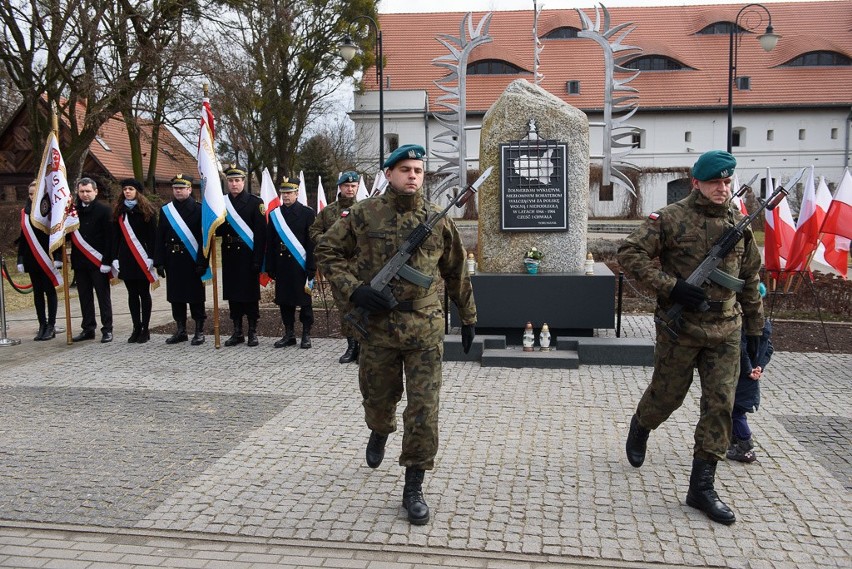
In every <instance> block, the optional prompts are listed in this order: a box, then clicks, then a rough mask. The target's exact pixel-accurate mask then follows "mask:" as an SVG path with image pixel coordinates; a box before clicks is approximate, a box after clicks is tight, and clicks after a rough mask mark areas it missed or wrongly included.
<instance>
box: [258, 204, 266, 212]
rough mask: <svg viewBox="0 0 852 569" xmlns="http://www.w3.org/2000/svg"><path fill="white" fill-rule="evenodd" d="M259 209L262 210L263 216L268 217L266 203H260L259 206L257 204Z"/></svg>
mask: <svg viewBox="0 0 852 569" xmlns="http://www.w3.org/2000/svg"><path fill="white" fill-rule="evenodd" d="M257 209H259V210H260V213H262V214H263V215H266V204H265V203H263V202H260V203H259V204H257Z"/></svg>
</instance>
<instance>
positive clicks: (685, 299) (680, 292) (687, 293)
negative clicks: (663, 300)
mask: <svg viewBox="0 0 852 569" xmlns="http://www.w3.org/2000/svg"><path fill="white" fill-rule="evenodd" d="M669 298H671V299H672V300H673V301H675V302H676V303H678V304H682V305H683V306H685V307H686V308H698V307H699V306H701V303H702V302H704V301H705V300H707V293H706V292H704V289H703V288H701V287H700V286H695V285H691V284H689V283H688V282H686V281H685V280H683V279H678V280H677V282H676V283H675V285H674V288H672V292H671V294H670V295H669Z"/></svg>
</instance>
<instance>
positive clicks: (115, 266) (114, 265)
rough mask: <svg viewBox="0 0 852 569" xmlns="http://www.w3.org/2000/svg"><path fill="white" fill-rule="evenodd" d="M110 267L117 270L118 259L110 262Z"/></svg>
mask: <svg viewBox="0 0 852 569" xmlns="http://www.w3.org/2000/svg"><path fill="white" fill-rule="evenodd" d="M112 268H113V269H115V272H118V259H116V260H115V261H113V262H112Z"/></svg>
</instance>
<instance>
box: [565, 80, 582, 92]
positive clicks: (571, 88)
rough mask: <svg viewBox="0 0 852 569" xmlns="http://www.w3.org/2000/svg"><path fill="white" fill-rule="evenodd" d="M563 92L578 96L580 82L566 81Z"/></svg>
mask: <svg viewBox="0 0 852 569" xmlns="http://www.w3.org/2000/svg"><path fill="white" fill-rule="evenodd" d="M565 91H567V92H568V94H569V95H579V94H580V82H579V81H568V82H566V83H565Z"/></svg>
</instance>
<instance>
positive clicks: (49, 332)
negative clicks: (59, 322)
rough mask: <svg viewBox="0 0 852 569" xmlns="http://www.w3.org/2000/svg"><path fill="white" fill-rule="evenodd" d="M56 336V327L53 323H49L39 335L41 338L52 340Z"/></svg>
mask: <svg viewBox="0 0 852 569" xmlns="http://www.w3.org/2000/svg"><path fill="white" fill-rule="evenodd" d="M55 337H56V328H55V326H54V325H53V324H51V323H49V322H48V324H47V326H45V328H44V334H42V335H41V339H42V340H52V339H53V338H55Z"/></svg>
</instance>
